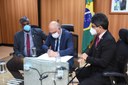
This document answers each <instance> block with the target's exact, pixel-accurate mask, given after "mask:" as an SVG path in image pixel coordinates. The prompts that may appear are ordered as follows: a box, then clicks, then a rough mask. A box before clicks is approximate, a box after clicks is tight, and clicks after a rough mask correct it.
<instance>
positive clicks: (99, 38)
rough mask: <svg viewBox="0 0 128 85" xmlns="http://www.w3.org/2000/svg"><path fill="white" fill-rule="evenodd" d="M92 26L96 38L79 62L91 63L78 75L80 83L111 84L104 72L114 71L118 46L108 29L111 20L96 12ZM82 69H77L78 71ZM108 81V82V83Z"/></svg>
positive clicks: (90, 84)
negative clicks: (114, 60)
mask: <svg viewBox="0 0 128 85" xmlns="http://www.w3.org/2000/svg"><path fill="white" fill-rule="evenodd" d="M91 22H92V28H91V29H90V33H91V34H92V35H95V36H96V38H95V40H94V43H93V45H92V47H91V48H90V50H89V52H87V53H83V54H82V56H81V57H80V59H79V62H83V61H84V62H86V63H88V64H90V66H88V67H84V69H83V70H82V71H81V72H80V74H79V75H77V79H78V80H79V85H110V84H109V81H110V80H109V79H108V78H105V77H104V76H103V75H102V74H103V72H105V71H113V70H115V68H114V67H113V62H112V61H113V59H114V52H115V48H116V42H115V39H114V38H113V36H112V35H111V33H110V32H109V31H108V25H109V21H108V18H107V17H106V15H104V14H103V13H97V14H95V15H94V16H93V17H92V19H91ZM79 71H80V69H79V70H77V72H76V73H78V72H79ZM107 83H108V84H107Z"/></svg>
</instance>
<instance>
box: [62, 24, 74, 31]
mask: <svg viewBox="0 0 128 85" xmlns="http://www.w3.org/2000/svg"><path fill="white" fill-rule="evenodd" d="M61 28H64V29H66V30H68V31H70V32H74V25H73V24H62V25H61Z"/></svg>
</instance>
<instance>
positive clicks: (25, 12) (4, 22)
mask: <svg viewBox="0 0 128 85" xmlns="http://www.w3.org/2000/svg"><path fill="white" fill-rule="evenodd" d="M0 2H1V3H0V10H1V13H0V17H1V18H0V21H1V26H0V28H1V29H2V30H1V31H2V40H3V43H4V44H13V37H14V34H15V33H16V32H17V31H19V30H21V28H20V25H19V19H20V18H21V17H22V16H27V17H28V18H29V19H30V22H31V24H38V12H37V0H0Z"/></svg>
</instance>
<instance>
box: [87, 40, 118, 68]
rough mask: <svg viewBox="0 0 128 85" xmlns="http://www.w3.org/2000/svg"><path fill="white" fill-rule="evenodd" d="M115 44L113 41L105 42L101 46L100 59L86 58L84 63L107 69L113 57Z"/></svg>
mask: <svg viewBox="0 0 128 85" xmlns="http://www.w3.org/2000/svg"><path fill="white" fill-rule="evenodd" d="M115 48H116V44H115V42H114V41H113V40H106V41H105V43H104V44H103V46H102V52H101V57H100V58H95V57H93V56H88V57H87V60H86V62H87V63H90V64H92V65H95V66H99V67H103V68H105V67H107V66H108V64H109V63H110V62H111V60H112V59H113V57H114V52H115Z"/></svg>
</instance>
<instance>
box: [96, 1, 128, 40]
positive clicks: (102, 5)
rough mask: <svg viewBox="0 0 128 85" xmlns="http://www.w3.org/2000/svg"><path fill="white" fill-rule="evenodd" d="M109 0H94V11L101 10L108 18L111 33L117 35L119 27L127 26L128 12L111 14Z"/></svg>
mask: <svg viewBox="0 0 128 85" xmlns="http://www.w3.org/2000/svg"><path fill="white" fill-rule="evenodd" d="M110 1H111V0H95V6H94V7H95V12H96V13H97V12H103V13H105V14H106V15H107V16H108V18H109V30H110V32H111V33H112V35H113V36H114V37H115V38H116V40H117V39H118V38H119V37H118V32H119V30H120V29H121V28H128V14H125V15H124V14H111V13H110V6H111V4H110V3H111V2H110Z"/></svg>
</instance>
